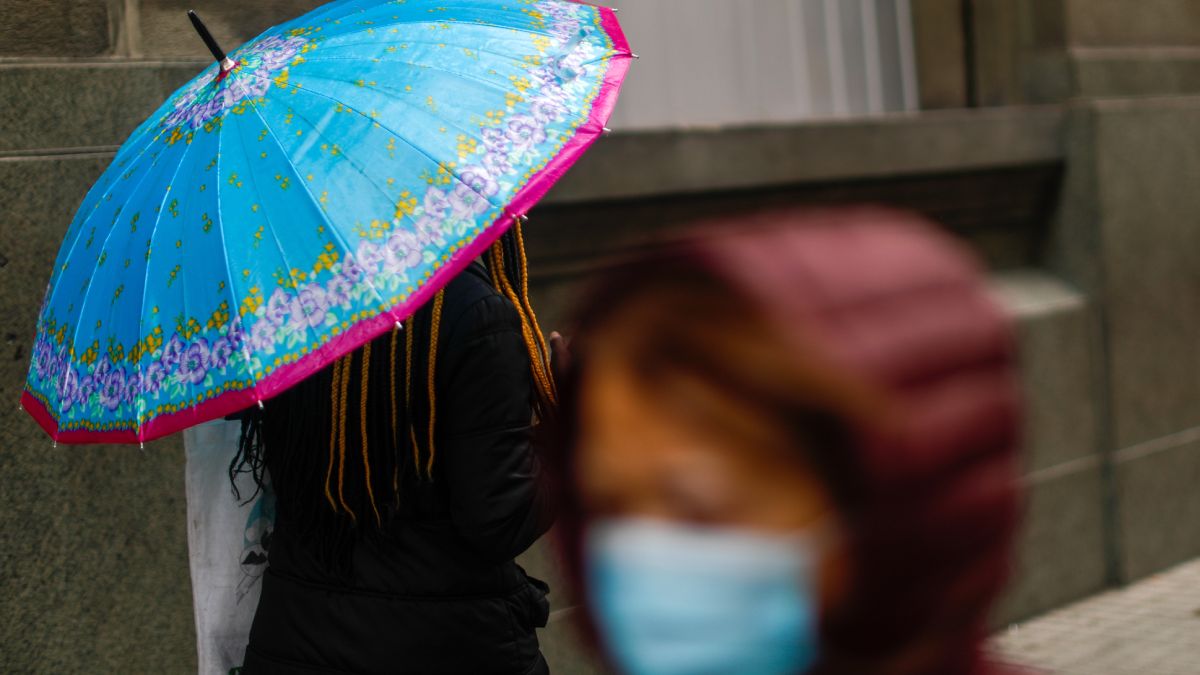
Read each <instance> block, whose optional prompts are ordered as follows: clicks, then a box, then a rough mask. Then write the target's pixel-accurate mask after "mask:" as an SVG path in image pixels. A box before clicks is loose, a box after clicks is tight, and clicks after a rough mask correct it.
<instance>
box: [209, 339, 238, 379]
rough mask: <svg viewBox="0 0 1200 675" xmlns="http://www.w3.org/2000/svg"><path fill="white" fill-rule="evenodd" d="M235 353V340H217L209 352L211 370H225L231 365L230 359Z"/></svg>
mask: <svg viewBox="0 0 1200 675" xmlns="http://www.w3.org/2000/svg"><path fill="white" fill-rule="evenodd" d="M233 352H234V346H233V340H230V339H229V338H228V337H222V338H217V339H216V340H215V341H213V343H212V349H211V350H209V352H208V368H209V370H217V371H220V370H224V369H225V367H226V366H228V365H229V359H230V357H232V356H233Z"/></svg>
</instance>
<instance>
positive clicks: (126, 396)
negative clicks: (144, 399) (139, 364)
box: [121, 371, 142, 404]
mask: <svg viewBox="0 0 1200 675" xmlns="http://www.w3.org/2000/svg"><path fill="white" fill-rule="evenodd" d="M141 395H142V376H141V374H140V373H138V372H137V371H134V372H132V373H130V374H129V379H128V380H126V381H125V391H123V392H121V400H122V401H123V402H125V403H130V404H132V403H136V402H137V400H138V398H139V397H141Z"/></svg>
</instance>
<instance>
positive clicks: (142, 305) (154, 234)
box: [134, 145, 193, 441]
mask: <svg viewBox="0 0 1200 675" xmlns="http://www.w3.org/2000/svg"><path fill="white" fill-rule="evenodd" d="M192 150H193V146H192V145H188V146H187V148H185V149H184V151H183V155H182V156H180V158H179V165H178V166H176V167H175V173H174V174H173V175H172V176H171V180H170V182H168V183H167V186H168V187H172V186H174V185H175V181H176V180H177V179H178V178H179V173H180V172H181V171H182V170H183V167H184V166H185V165H186V162H185V161H184V160H185V159H186V158H187V156H188V153H190V152H191V151H192ZM173 189H174V188H173V187H172V189H169V190H165V191H164V192H163V196H162V199H161V200H160V201H159V203H158V213H157V214H156V215H155V216H154V227H153V228H152V229H151V230H150V248H149V251H150V252H151V254H153V251H154V243H155V240H156V239H157V238H158V235H159V224H160V223H161V222H162V217H163V211H162V207H163V206H164V205H165V204H166V203H167V199H168V198H169V197H170V196H171V192H172V191H173ZM182 212H183V211H180V213H182ZM181 277H182V278H181V279H180V283H185V282H184V279H186V277H187V275H186V274H185V275H181ZM149 287H150V260H149V259H147V260H146V268H145V270H144V271H143V273H142V298H141V301H140V302H139V309H138V316H137V318H138V321H139V327H138V330H137V332H136V333H135V335H134V336H135V338H137V340H138V341H140V340H141V332H142V331H141V327H140V321H141V319H142V317H145V316H146V295H147V293H146V289H148V288H149ZM185 295H186V294H185ZM184 313H185V314H186V313H187V312H186V311H185V312H184ZM135 365H136V366H137V369H138V379H139V381H140V380H141V375H142V364H141V359H138V362H137V363H136V364H135ZM145 393H146V389H145V385H144V384H142V385H140V386H139V388H138V405H137V411H136V415H137V417H135V418H134V419H135V423H136V424H137V435H138V441H141V440H142V438H141V436H142V410H143V406H144V405H145V403H146V401H145ZM147 407H148V406H147Z"/></svg>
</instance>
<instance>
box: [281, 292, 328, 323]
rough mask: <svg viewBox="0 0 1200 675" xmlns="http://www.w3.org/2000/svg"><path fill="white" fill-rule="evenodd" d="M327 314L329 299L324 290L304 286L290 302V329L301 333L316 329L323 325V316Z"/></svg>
mask: <svg viewBox="0 0 1200 675" xmlns="http://www.w3.org/2000/svg"><path fill="white" fill-rule="evenodd" d="M328 313H329V298H328V297H327V296H326V294H325V290H324V289H323V288H321V287H320V286H318V285H316V284H310V285H308V286H305V287H304V289H303V290H301V291H300V294H299V295H297V296H296V299H295V301H293V302H292V322H291V324H290V328H291V329H292V330H294V331H296V332H303V331H305V330H308V329H309V328H316V327H317V326H320V325H321V324H323V323H325V315H326V314H328Z"/></svg>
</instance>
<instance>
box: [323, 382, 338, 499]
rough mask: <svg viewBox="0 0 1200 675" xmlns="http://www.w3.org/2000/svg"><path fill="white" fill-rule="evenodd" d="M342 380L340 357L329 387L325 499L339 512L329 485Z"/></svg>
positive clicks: (331, 476) (334, 452) (335, 446)
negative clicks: (327, 461)
mask: <svg viewBox="0 0 1200 675" xmlns="http://www.w3.org/2000/svg"><path fill="white" fill-rule="evenodd" d="M341 381H342V360H341V359H338V360H336V361H334V362H333V386H331V387H330V388H329V394H330V395H329V398H330V415H329V464H328V468H327V469H326V470H325V499H326V500H328V501H329V506H330V507H331V508H332V509H333V511H334V513H337V510H338V506H337V503H336V502H334V501H333V491H332V490H331V489H330V487H329V483H330V481H331V480H332V479H333V464H334V455H335V454H336V452H337V440H338V437H337V430H338V419H340V418H341V406H340V405H339V404H340V403H341V397H340V396H339V395H338V385H339V383H340V382H341Z"/></svg>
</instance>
